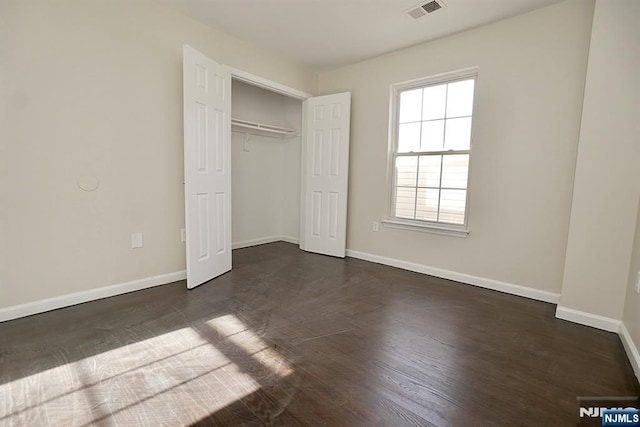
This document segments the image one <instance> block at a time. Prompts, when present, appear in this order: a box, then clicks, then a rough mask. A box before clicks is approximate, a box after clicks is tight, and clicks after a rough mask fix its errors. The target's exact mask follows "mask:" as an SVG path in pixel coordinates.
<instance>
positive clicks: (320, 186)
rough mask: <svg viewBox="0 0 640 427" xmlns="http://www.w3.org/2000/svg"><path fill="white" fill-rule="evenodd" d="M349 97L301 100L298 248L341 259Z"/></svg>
mask: <svg viewBox="0 0 640 427" xmlns="http://www.w3.org/2000/svg"><path fill="white" fill-rule="evenodd" d="M350 109H351V93H348V92H346V93H339V94H334V95H326V96H320V97H315V98H309V99H308V100H306V101H305V113H306V117H305V133H306V135H305V136H306V138H305V140H306V143H307V149H306V150H305V155H304V159H303V162H304V165H305V168H304V169H305V172H304V174H305V176H304V183H305V184H304V195H303V200H304V201H303V209H302V210H303V216H304V218H303V221H302V230H301V234H302V237H303V238H302V239H301V247H302V249H304V250H306V251H309V252H316V253H320V254H324V255H332V256H337V257H341V258H344V256H345V253H346V233H347V196H348V195H347V190H348V184H349V181H348V177H349V129H350Z"/></svg>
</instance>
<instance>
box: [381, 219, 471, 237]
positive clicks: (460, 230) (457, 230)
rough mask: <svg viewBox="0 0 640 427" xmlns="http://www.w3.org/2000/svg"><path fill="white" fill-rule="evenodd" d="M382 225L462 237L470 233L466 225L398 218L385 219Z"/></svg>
mask: <svg viewBox="0 0 640 427" xmlns="http://www.w3.org/2000/svg"><path fill="white" fill-rule="evenodd" d="M382 225H384V226H385V227H388V228H399V229H401V230H412V231H420V232H423V233H434V234H442V235H445V236H452V237H462V238H465V237H467V236H468V235H469V230H467V229H466V228H464V227H456V226H447V225H440V224H425V223H419V222H415V221H402V220H398V219H385V220H383V221H382Z"/></svg>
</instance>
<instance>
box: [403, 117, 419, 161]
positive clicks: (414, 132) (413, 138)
mask: <svg viewBox="0 0 640 427" xmlns="http://www.w3.org/2000/svg"><path fill="white" fill-rule="evenodd" d="M419 150H420V122H418V123H405V124H403V125H400V129H399V135H398V153H410V152H411V151H419Z"/></svg>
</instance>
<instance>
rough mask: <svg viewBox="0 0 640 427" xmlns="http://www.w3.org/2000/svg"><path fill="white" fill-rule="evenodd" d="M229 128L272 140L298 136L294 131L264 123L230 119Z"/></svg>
mask: <svg viewBox="0 0 640 427" xmlns="http://www.w3.org/2000/svg"><path fill="white" fill-rule="evenodd" d="M231 126H233V127H235V128H238V129H242V132H249V133H256V134H259V135H264V136H271V137H274V138H291V137H294V136H298V135H299V134H298V131H297V130H295V129H288V128H283V127H280V126H272V125H267V124H264V123H257V122H250V121H247V120H240V119H234V118H232V119H231Z"/></svg>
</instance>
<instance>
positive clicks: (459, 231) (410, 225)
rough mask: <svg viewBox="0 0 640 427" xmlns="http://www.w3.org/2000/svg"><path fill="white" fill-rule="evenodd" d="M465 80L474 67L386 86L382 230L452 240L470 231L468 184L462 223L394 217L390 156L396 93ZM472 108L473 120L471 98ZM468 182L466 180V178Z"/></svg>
mask: <svg viewBox="0 0 640 427" xmlns="http://www.w3.org/2000/svg"><path fill="white" fill-rule="evenodd" d="M465 78H474V79H476V81H477V78H478V67H469V68H465V69H462V70H457V71H453V72H449V73H442V74H437V75H434V76H430V77H423V78H420V79H414V80H409V81H405V82H401V83H395V84H392V85H391V87H390V95H389V111H390V114H389V144H388V152H387V197H386V201H387V206H386V212H387V216H386V219H383V220H382V221H381V222H382V224H383V225H384V226H385V227H388V228H397V229H403V230H411V231H420V232H425V233H434V234H442V235H446V236H453V237H463V238H465V237H467V236H468V235H469V233H470V232H471V230H470V229H469V228H468V224H469V222H468V221H469V193H470V191H469V185H468V184H467V201H466V205H465V212H464V224H462V225H456V224H446V223H437V222H429V221H421V220H410V219H405V218H398V217H395V216H394V215H393V198H392V194H393V182H394V159H395V156H394V153H395V149H396V146H397V141H396V138H397V135H398V121H399V120H398V116H399V114H400V108H399V101H400V92H402V91H405V90H410V89H415V88H420V87H424V86H428V85H436V84H438V83H445V82H450V81H452V80H463V79H465ZM473 102H474V108H473V117H475V111H476V109H475V103H476V98H475V96H474V100H473ZM472 149H473V125H472V128H471V146H470V150H469V151H472ZM470 176H471V157H469V177H470ZM469 179H470V178H469Z"/></svg>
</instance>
